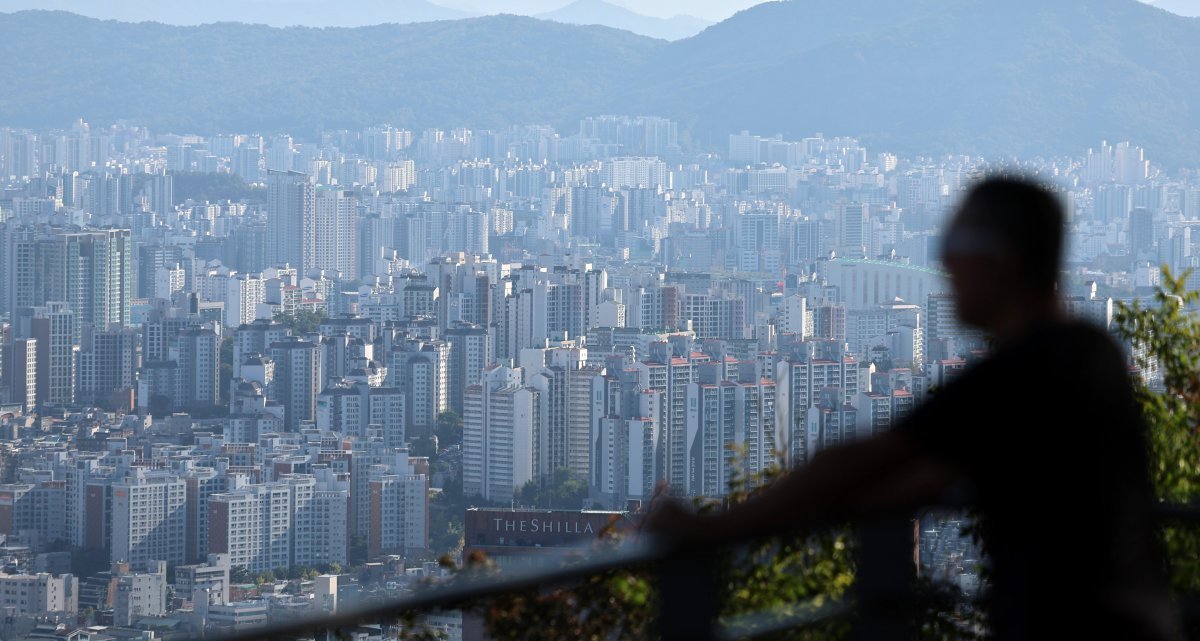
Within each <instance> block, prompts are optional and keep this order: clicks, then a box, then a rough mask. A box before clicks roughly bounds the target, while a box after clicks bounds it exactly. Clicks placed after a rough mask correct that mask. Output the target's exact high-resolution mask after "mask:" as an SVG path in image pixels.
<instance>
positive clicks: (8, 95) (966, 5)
mask: <svg viewBox="0 0 1200 641" xmlns="http://www.w3.org/2000/svg"><path fill="white" fill-rule="evenodd" d="M0 57H2V59H4V60H6V61H7V69H6V71H7V73H6V74H5V75H6V79H7V80H6V86H5V91H4V92H0V124H7V125H15V126H38V127H46V126H64V125H65V124H66V123H68V122H70V121H72V120H73V119H75V118H78V117H83V118H85V119H88V120H89V121H93V122H98V123H104V122H110V121H112V120H114V119H121V118H124V119H130V120H133V121H136V122H139V123H145V124H147V125H149V126H151V127H153V128H154V129H156V130H159V131H162V130H172V131H177V132H185V131H194V132H197V133H214V132H218V131H263V132H269V131H279V130H289V131H291V132H293V133H296V134H297V135H305V134H311V133H313V132H315V131H317V130H318V129H320V128H334V127H361V126H365V125H370V124H377V123H382V122H391V123H393V124H395V125H398V126H405V127H408V128H411V129H420V128H423V127H428V126H441V127H452V126H459V125H470V126H474V127H480V128H483V127H492V128H500V127H505V126H507V125H509V124H521V123H536V122H544V123H549V124H553V125H555V126H558V127H559V128H560V131H564V132H567V133H570V132H573V131H574V130H575V126H576V124H575V123H576V122H577V119H578V118H579V117H581V116H585V115H593V114H601V113H630V114H639V113H644V114H655V115H662V116H667V117H671V118H674V119H676V120H678V121H679V122H680V123H681V128H682V129H684V130H686V131H687V132H688V133H689V135H690V137H691V139H693V140H696V141H698V142H702V143H705V144H708V145H712V146H714V147H715V148H718V149H720V148H723V145H724V140H725V136H726V135H727V134H729V133H731V132H736V131H739V130H742V129H748V130H751V131H754V132H756V133H760V134H768V135H769V134H775V133H781V134H784V135H785V136H786V137H791V138H795V137H800V136H805V135H811V134H812V133H814V132H823V133H825V134H827V135H857V136H860V137H862V138H863V139H865V140H866V141H867V142H868V143H869V144H871V145H874V146H876V147H883V148H888V149H894V150H896V151H901V152H907V153H925V154H941V153H947V152H961V153H984V154H995V155H1026V156H1027V155H1035V154H1040V155H1055V154H1068V153H1078V152H1080V151H1082V150H1083V149H1085V148H1087V147H1089V146H1095V145H1096V144H1098V143H1099V141H1100V140H1101V139H1107V140H1110V141H1118V140H1126V139H1128V140H1131V141H1133V142H1135V143H1138V144H1141V145H1143V146H1145V147H1147V149H1148V150H1149V152H1150V153H1151V155H1152V158H1153V159H1154V160H1157V161H1163V162H1166V163H1168V164H1176V165H1183V164H1187V165H1193V166H1195V165H1200V64H1198V63H1200V20H1198V19H1194V18H1184V17H1180V16H1178V15H1174V14H1171V13H1168V12H1166V11H1162V10H1159V9H1157V8H1155V7H1152V6H1149V5H1146V4H1142V3H1140V2H1137V1H1136V0H1055V2H1043V1H1041V0H1006V1H1005V2H1003V3H1000V2H994V1H993V0H907V1H906V2H903V3H891V2H875V1H872V0H841V1H840V2H837V3H830V2H825V1H823V0H791V1H784V2H772V3H767V4H763V5H759V6H757V7H753V8H751V9H747V10H745V11H742V12H740V13H738V14H736V15H734V16H733V17H731V18H729V19H728V20H725V21H723V22H721V23H718V24H716V25H713V26H711V27H709V28H707V29H705V30H704V31H702V32H700V33H699V34H697V35H695V36H692V37H690V38H686V39H683V40H679V41H677V42H666V41H664V40H659V39H652V38H647V37H642V36H637V35H634V34H631V33H629V32H626V31H620V30H617V29H613V28H607V27H600V26H576V25H569V24H562V23H560V22H555V21H547V20H536V19H533V18H526V17H518V16H489V17H481V18H471V19H462V20H453V21H438V22H430V23H423V24H408V25H395V24H392V25H380V26H372V27H360V28H354V29H349V28H326V29H309V28H289V29H275V28H270V27H266V26H248V25H240V24H228V23H225V24H214V25H204V26H196V27H178V26H167V25H162V24H153V23H140V24H128V23H123V22H113V21H99V20H94V19H89V18H83V17H80V16H77V15H71V14H68V13H62V12H45V11H29V12H18V13H15V14H7V15H0Z"/></svg>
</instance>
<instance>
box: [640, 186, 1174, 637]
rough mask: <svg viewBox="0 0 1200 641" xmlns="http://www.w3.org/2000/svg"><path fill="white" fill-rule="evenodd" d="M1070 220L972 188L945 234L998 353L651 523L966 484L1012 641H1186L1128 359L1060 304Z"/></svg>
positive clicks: (800, 511)
mask: <svg viewBox="0 0 1200 641" xmlns="http://www.w3.org/2000/svg"><path fill="white" fill-rule="evenodd" d="M1063 226H1064V216H1063V212H1062V209H1061V207H1060V205H1059V204H1058V201H1057V200H1056V199H1055V198H1054V196H1053V195H1052V194H1050V193H1049V192H1047V191H1046V190H1045V189H1043V188H1042V187H1039V186H1037V185H1035V184H1033V183H1030V182H1026V181H1024V180H1014V179H1007V178H993V179H990V180H986V181H984V182H982V183H980V184H978V185H977V186H975V187H974V188H973V189H972V190H971V191H970V193H969V194H968V195H967V197H966V199H965V200H964V202H963V204H962V206H961V207H960V209H959V211H958V212H957V215H956V216H955V217H954V220H953V223H952V224H951V225H950V227H949V229H948V230H947V232H946V235H945V240H944V243H945V244H944V248H943V249H944V251H943V263H944V264H945V266H946V269H947V271H948V272H949V274H950V281H951V283H952V286H953V289H954V294H955V296H956V299H957V306H958V313H959V316H960V317H961V319H962V321H963V322H964V323H967V324H970V325H974V326H976V327H979V328H980V329H983V330H985V331H986V332H988V333H989V334H990V335H991V336H992V337H993V338H994V339H995V345H996V347H995V349H994V351H993V353H992V354H991V356H989V357H988V358H987V359H985V360H984V361H982V362H980V363H979V364H977V365H975V366H974V367H972V368H970V369H969V370H968V371H967V372H965V373H964V374H963V375H962V376H960V377H959V378H958V379H957V380H955V381H954V382H953V383H951V384H949V385H947V386H946V387H945V388H944V389H942V390H941V391H939V392H938V393H936V394H935V395H933V396H932V398H931V399H930V400H929V402H927V403H925V405H923V406H922V407H921V408H919V409H918V410H917V411H916V412H915V413H914V414H913V415H912V416H911V417H910V418H909V419H908V420H907V421H905V422H904V423H903V424H901V425H898V426H897V427H896V428H895V429H894V430H892V431H890V432H888V433H887V434H885V435H882V436H879V437H877V438H873V439H869V440H864V441H859V442H857V443H853V444H850V445H846V446H843V447H839V448H833V449H830V450H827V451H824V452H821V453H820V454H818V455H817V456H816V457H814V459H813V461H812V462H811V463H810V464H809V465H808V466H806V467H804V468H803V469H800V470H797V471H794V472H792V473H790V474H789V475H787V476H786V477H784V478H783V479H782V480H781V481H780V482H779V483H777V484H775V485H773V486H771V487H770V488H768V489H766V490H764V491H763V492H762V493H761V494H760V495H759V496H757V497H756V498H754V499H752V500H750V501H748V502H746V503H744V504H741V505H737V506H735V507H733V508H731V509H729V510H728V511H726V512H723V513H719V514H715V515H696V514H693V513H691V512H689V511H688V510H686V509H685V508H684V507H683V506H682V505H681V504H679V503H673V502H669V503H666V504H664V505H661V506H656V507H655V509H654V510H652V512H651V514H650V516H649V517H648V520H647V528H649V529H650V530H651V531H658V532H660V533H662V534H663V535H665V536H668V537H675V538H679V539H682V540H684V541H686V542H688V543H690V544H693V545H702V546H704V545H716V544H719V543H722V542H725V541H730V540H736V539H739V538H743V537H747V536H753V535H760V534H770V533H772V532H779V531H785V530H789V529H793V528H796V527H804V526H806V525H810V524H811V525H820V524H827V523H830V522H835V521H837V520H839V519H853V518H856V517H860V516H864V515H869V514H871V513H873V512H879V511H887V510H896V509H908V508H912V509H915V508H917V507H919V506H921V505H928V504H932V503H937V502H938V501H939V499H940V498H942V497H944V496H946V492H947V491H948V490H949V489H951V488H955V487H962V486H964V485H965V486H966V487H968V488H969V489H970V491H971V493H972V495H973V496H974V500H975V502H976V504H977V505H978V507H979V509H980V512H981V514H982V523H981V529H982V534H983V541H984V547H985V551H986V553H987V555H988V557H989V559H990V562H991V570H992V575H991V587H990V591H989V596H988V601H989V604H988V605H989V612H990V614H991V625H992V631H993V633H994V634H995V635H996V637H997V638H1002V639H1094V638H1113V639H1117V638H1119V639H1171V638H1175V637H1176V636H1177V633H1176V629H1177V626H1176V625H1175V618H1174V614H1173V611H1172V608H1171V606H1170V602H1169V599H1168V596H1167V590H1166V587H1165V580H1164V578H1163V577H1164V572H1163V561H1162V555H1161V554H1160V553H1159V550H1158V546H1157V539H1156V536H1155V533H1154V528H1153V525H1152V521H1151V509H1152V498H1151V490H1150V485H1149V481H1148V473H1147V455H1146V443H1145V438H1144V435H1143V431H1144V428H1143V426H1142V422H1141V418H1140V414H1139V411H1138V408H1137V405H1136V403H1135V401H1134V399H1133V395H1132V390H1131V388H1130V381H1129V375H1128V370H1127V368H1126V365H1125V359H1124V357H1123V356H1122V352H1121V351H1120V349H1119V348H1118V347H1117V345H1115V344H1114V343H1113V341H1112V340H1111V339H1110V338H1109V337H1108V336H1107V335H1106V334H1105V333H1104V332H1102V331H1101V330H1100V329H1098V328H1095V327H1092V326H1090V325H1086V324H1083V323H1080V322H1077V321H1073V320H1068V319H1067V318H1065V317H1064V315H1063V312H1062V311H1061V308H1060V304H1059V300H1058V297H1057V295H1056V280H1057V276H1058V272H1059V264H1060V256H1061V253H1062V245H1063Z"/></svg>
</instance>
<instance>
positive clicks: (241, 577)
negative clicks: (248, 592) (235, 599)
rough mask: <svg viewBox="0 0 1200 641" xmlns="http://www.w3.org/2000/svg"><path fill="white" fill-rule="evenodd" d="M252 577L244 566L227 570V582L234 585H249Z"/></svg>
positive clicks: (236, 566)
mask: <svg viewBox="0 0 1200 641" xmlns="http://www.w3.org/2000/svg"><path fill="white" fill-rule="evenodd" d="M252 580H253V577H251V576H250V571H249V570H247V569H246V566H244V565H235V566H233V567H232V568H229V582H230V583H233V584H235V585H237V584H243V583H250V582H251V581H252Z"/></svg>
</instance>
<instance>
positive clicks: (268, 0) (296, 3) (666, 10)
mask: <svg viewBox="0 0 1200 641" xmlns="http://www.w3.org/2000/svg"><path fill="white" fill-rule="evenodd" d="M762 1H763V0H654V1H653V2H647V1H640V2H639V1H638V0H611V3H612V4H615V5H618V6H621V7H624V8H626V9H629V10H630V11H633V12H636V13H639V14H642V15H645V16H652V17H658V18H672V17H675V16H677V15H688V16H694V17H697V18H701V19H704V20H706V21H709V22H718V21H721V20H724V19H725V18H728V17H729V16H731V15H733V14H734V13H736V12H738V11H740V10H742V9H746V8H748V7H752V6H754V5H756V4H761V2H762ZM571 2H572V0H431V1H427V0H343V1H342V2H340V3H338V7H339V10H338V11H335V12H330V11H329V10H328V5H327V4H326V3H324V2H322V1H321V0H206V1H205V2H196V1H195V0H105V1H104V2H96V1H95V0H0V11H6V12H7V11H21V10H24V9H58V10H62V11H70V12H72V13H78V14H80V15H85V16H88V17H92V18H101V19H107V20H122V21H131V22H141V21H145V20H149V21H155V22H164V23H167V24H179V25H194V24H199V23H204V22H218V21H221V22H259V23H264V24H270V25H272V26H283V25H290V24H304V25H307V26H348V25H349V24H354V25H365V24H379V23H384V22H425V21H427V20H443V19H453V18H462V17H468V16H471V15H495V14H498V13H515V14H519V15H528V16H535V15H539V14H544V13H549V12H552V11H556V10H558V9H561V8H563V7H565V6H567V5H569V4H571ZM406 15H409V16H411V17H412V19H405V18H404V16H406ZM351 16H352V18H351Z"/></svg>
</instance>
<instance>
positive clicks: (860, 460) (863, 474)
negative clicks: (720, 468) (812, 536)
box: [648, 430, 962, 543]
mask: <svg viewBox="0 0 1200 641" xmlns="http://www.w3.org/2000/svg"><path fill="white" fill-rule="evenodd" d="M961 478H962V475H961V474H960V473H958V472H957V471H956V470H954V469H953V468H951V467H950V466H948V465H946V464H944V463H942V462H941V461H939V460H938V459H936V458H934V457H933V456H932V455H930V454H928V453H926V452H924V451H923V450H922V448H920V447H919V446H918V445H917V443H915V442H914V441H913V440H912V438H911V436H909V435H908V434H906V433H904V432H903V431H899V430H896V431H892V432H888V433H886V434H883V435H881V436H877V437H875V438H871V439H868V440H865V441H859V442H856V443H852V444H849V445H844V446H841V447H836V448H832V449H829V450H826V451H824V452H821V453H820V454H818V455H817V456H815V457H814V458H813V460H812V462H811V463H810V464H809V465H807V466H806V467H804V468H801V469H798V470H795V471H793V472H791V473H789V474H787V475H786V476H785V477H784V478H783V479H781V480H780V481H779V482H777V483H776V484H774V485H772V486H771V487H768V488H766V489H764V490H763V491H762V492H761V493H760V494H758V495H757V496H755V497H754V498H752V499H750V500H748V501H746V502H745V503H741V504H738V505H735V506H733V507H731V508H730V509H729V510H726V511H724V512H721V513H719V514H713V515H691V514H688V513H686V512H685V511H683V510H682V509H681V508H679V507H678V506H675V507H674V508H667V509H665V510H656V511H657V512H660V513H659V514H654V513H653V512H652V514H651V517H650V523H649V524H648V525H649V529H650V530H652V531H653V530H658V531H661V532H663V533H666V534H668V535H675V536H679V537H681V538H683V539H687V540H693V541H698V542H703V543H721V542H725V541H730V540H736V539H740V538H745V537H754V536H761V535H766V534H771V533H778V532H783V531H786V530H793V529H799V528H804V527H809V526H814V525H820V524H822V523H830V522H836V521H839V520H845V519H853V518H855V517H859V516H863V515H867V514H871V513H878V512H883V511H890V510H897V509H911V508H916V507H918V506H920V505H921V504H922V503H930V502H934V501H936V500H937V499H938V498H939V497H941V496H943V495H944V493H945V492H946V491H947V490H948V489H949V488H950V487H951V486H953V485H954V484H955V483H957V482H958V481H959V480H961Z"/></svg>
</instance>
